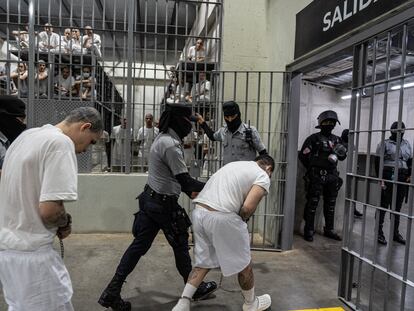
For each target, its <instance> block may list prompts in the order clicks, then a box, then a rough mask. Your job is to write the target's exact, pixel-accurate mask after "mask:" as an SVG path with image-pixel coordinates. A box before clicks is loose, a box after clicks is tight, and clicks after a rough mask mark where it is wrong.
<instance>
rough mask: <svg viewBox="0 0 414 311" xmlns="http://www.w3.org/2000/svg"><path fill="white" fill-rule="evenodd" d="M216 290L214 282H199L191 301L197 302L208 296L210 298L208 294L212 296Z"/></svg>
mask: <svg viewBox="0 0 414 311" xmlns="http://www.w3.org/2000/svg"><path fill="white" fill-rule="evenodd" d="M216 290H217V284H216V282H214V281H211V282H201V284H200V286H199V287H198V288H197V290H196V292H195V293H194V295H193V300H195V301H197V300H203V299H206V298H207V297H208V296H210V294H212V293H213V292H215V291H216Z"/></svg>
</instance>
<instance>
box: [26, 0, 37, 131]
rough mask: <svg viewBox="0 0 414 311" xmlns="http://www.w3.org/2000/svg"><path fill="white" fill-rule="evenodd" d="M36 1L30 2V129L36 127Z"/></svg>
mask: <svg viewBox="0 0 414 311" xmlns="http://www.w3.org/2000/svg"><path fill="white" fill-rule="evenodd" d="M34 8H35V0H29V12H28V13H29V55H28V56H29V57H28V59H29V64H28V70H29V75H28V79H29V94H28V101H27V106H26V112H27V113H26V114H27V126H28V127H29V128H31V127H33V126H34V125H35V120H34V116H35V114H34V112H35V102H34V86H35V85H34V74H33V73H34V71H35V67H34V62H35V39H34V38H35V31H34V25H35V16H34V14H35V11H34Z"/></svg>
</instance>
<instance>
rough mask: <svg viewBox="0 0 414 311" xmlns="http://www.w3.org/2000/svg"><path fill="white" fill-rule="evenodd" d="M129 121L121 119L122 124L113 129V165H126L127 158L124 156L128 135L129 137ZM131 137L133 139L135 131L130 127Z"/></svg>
mask: <svg viewBox="0 0 414 311" xmlns="http://www.w3.org/2000/svg"><path fill="white" fill-rule="evenodd" d="M126 131H127V119H126V118H121V124H120V125H117V126H114V127H113V128H112V133H111V139H112V160H111V165H116V166H118V165H121V166H124V165H126V162H125V160H126V157H125V154H124V149H125V144H126V135H127V132H126ZM129 131H130V132H131V137H133V136H132V135H133V130H132V128H130V127H129Z"/></svg>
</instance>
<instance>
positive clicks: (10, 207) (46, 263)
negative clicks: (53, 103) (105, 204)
mask: <svg viewBox="0 0 414 311" xmlns="http://www.w3.org/2000/svg"><path fill="white" fill-rule="evenodd" d="M101 132H102V121H101V118H100V115H99V112H98V111H96V110H95V109H94V108H90V107H82V108H77V109H75V110H73V111H72V112H70V113H69V114H68V116H67V117H66V118H65V120H64V121H62V122H61V123H59V124H57V125H56V126H53V125H50V124H49V125H44V126H42V127H40V128H33V129H30V130H27V131H25V132H23V133H22V134H21V135H20V136H19V137H18V138H17V139H16V140H15V141H14V142H13V143H12V144H11V146H10V147H9V149H8V151H7V153H6V157H5V159H4V164H3V169H2V176H1V180H0V197H1V200H0V282H1V284H2V286H3V292H4V297H5V300H6V302H7V304H8V305H9V310H18V311H23V310H36V311H70V310H73V307H72V304H71V297H72V293H73V290H72V284H71V280H70V277H69V273H68V271H67V270H66V267H65V265H64V263H63V261H62V259H61V258H60V257H59V255H58V253H57V252H56V251H55V250H54V249H53V248H52V244H53V240H54V238H55V236H56V235H57V236H58V237H60V238H61V239H64V238H65V237H67V236H68V235H69V234H70V232H71V218H70V216H69V215H68V214H67V213H66V211H65V208H64V202H67V201H74V200H76V199H77V197H78V195H77V160H76V155H75V153H80V152H83V151H85V150H86V148H87V147H88V146H89V145H90V144H91V143H94V142H95V141H96V140H97V139H98V138H99V137H100V135H101Z"/></svg>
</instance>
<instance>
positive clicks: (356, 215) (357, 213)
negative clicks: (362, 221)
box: [354, 208, 363, 218]
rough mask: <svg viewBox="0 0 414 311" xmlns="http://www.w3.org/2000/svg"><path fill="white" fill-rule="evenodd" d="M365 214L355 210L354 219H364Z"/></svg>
mask: <svg viewBox="0 0 414 311" xmlns="http://www.w3.org/2000/svg"><path fill="white" fill-rule="evenodd" d="M362 216H363V214H362V213H361V212H360V211H358V210H357V209H356V208H354V217H355V218H362Z"/></svg>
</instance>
